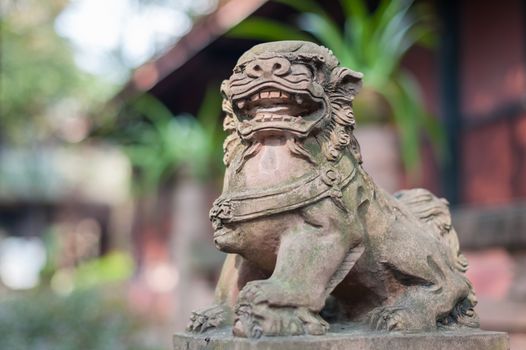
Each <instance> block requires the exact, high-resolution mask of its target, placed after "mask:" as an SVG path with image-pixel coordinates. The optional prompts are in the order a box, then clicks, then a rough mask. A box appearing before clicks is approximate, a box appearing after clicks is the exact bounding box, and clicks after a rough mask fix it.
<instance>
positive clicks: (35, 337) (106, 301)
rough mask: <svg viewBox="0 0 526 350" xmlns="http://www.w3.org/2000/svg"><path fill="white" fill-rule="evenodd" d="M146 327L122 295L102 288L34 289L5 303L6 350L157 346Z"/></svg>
mask: <svg viewBox="0 0 526 350" xmlns="http://www.w3.org/2000/svg"><path fill="white" fill-rule="evenodd" d="M114 295H116V294H114ZM143 331H144V328H143V325H142V324H141V323H140V322H139V321H138V320H137V318H136V317H135V316H134V315H133V314H132V313H130V312H129V311H127V310H126V307H125V304H124V303H123V301H122V298H118V297H116V296H115V297H111V296H109V295H108V293H102V292H101V291H97V290H85V291H82V292H76V293H73V294H71V295H69V296H66V297H63V296H57V295H55V294H52V293H50V292H46V291H34V292H30V293H28V294H27V295H23V296H17V297H13V298H10V299H8V300H5V301H3V302H0V348H1V349H9V350H27V349H34V350H37V349H38V350H78V349H90V350H153V349H154V348H153V347H150V346H149V345H148V344H145V343H144V341H142V340H141V338H144V337H141V336H142V335H143V333H142V332H143Z"/></svg>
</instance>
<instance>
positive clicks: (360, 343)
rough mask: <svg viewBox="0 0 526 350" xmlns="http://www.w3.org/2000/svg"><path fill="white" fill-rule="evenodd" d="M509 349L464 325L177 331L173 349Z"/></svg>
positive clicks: (499, 338) (501, 337)
mask: <svg viewBox="0 0 526 350" xmlns="http://www.w3.org/2000/svg"><path fill="white" fill-rule="evenodd" d="M229 349H235V350H320V349H323V350H346V349H352V350H373V349H374V350H381V349H389V350H396V349H400V350H422V349H426V350H457V349H458V350H509V343H508V335H507V334H506V333H502V332H490V331H483V330H471V329H469V330H468V329H463V330H459V331H436V332H427V333H401V332H391V333H386V332H371V331H366V330H363V329H362V330H360V329H352V328H349V327H343V326H336V327H334V326H333V327H332V328H331V331H330V332H329V333H327V334H326V335H324V336H296V337H263V338H261V339H257V340H254V339H245V338H237V337H233V336H232V331H231V329H230V328H223V329H219V330H211V331H207V332H205V333H203V334H189V333H178V334H175V335H174V350H229Z"/></svg>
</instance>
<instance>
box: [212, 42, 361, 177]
mask: <svg viewBox="0 0 526 350" xmlns="http://www.w3.org/2000/svg"><path fill="white" fill-rule="evenodd" d="M362 77H363V75H362V74H361V73H358V72H354V71H352V70H350V69H348V68H345V67H341V66H340V65H339V62H338V60H337V59H336V57H335V56H334V55H333V54H332V52H331V51H330V50H328V49H327V48H325V47H323V46H319V45H316V44H314V43H310V42H304V41H278V42H271V43H265V44H260V45H257V46H254V47H253V48H252V49H251V50H249V51H247V52H246V53H245V54H243V55H242V56H241V57H240V58H239V60H238V62H237V64H236V66H235V67H234V71H233V74H232V75H231V76H230V78H229V79H228V80H225V81H223V84H222V85H221V92H222V95H223V98H224V100H223V110H224V111H225V113H226V118H225V122H224V127H225V130H226V131H227V133H229V136H228V137H227V138H226V140H225V143H224V151H225V158H224V161H225V164H226V165H227V166H228V165H229V164H230V162H231V160H232V158H233V156H232V155H233V153H234V151H233V150H234V149H235V148H236V147H237V146H240V147H241V149H242V152H243V156H242V157H240V161H239V164H238V165H237V167H238V168H240V167H242V166H243V160H246V159H247V158H248V157H250V156H252V155H254V154H255V153H256V152H257V150H258V143H259V141H260V140H261V139H262V138H263V137H266V136H268V135H273V134H287V135H288V136H289V139H292V140H293V142H292V143H291V147H290V150H291V152H293V153H295V154H297V155H298V156H301V157H304V158H306V159H307V160H309V161H311V162H314V160H313V158H312V157H311V155H309V152H308V151H307V150H306V149H305V148H304V147H303V146H302V145H303V142H304V141H305V139H307V138H310V137H313V138H316V140H317V141H318V143H319V144H320V145H321V147H322V151H323V153H324V155H325V157H326V159H327V160H329V161H337V160H338V159H339V157H341V153H342V150H343V149H344V148H346V147H350V149H351V152H352V154H354V156H355V157H356V158H357V159H358V161H359V162H361V156H360V151H359V146H358V142H357V141H356V139H355V138H354V136H353V133H352V130H353V128H354V123H355V120H354V115H353V110H352V101H353V99H354V96H355V95H356V94H357V92H358V90H359V89H360V87H361V82H362Z"/></svg>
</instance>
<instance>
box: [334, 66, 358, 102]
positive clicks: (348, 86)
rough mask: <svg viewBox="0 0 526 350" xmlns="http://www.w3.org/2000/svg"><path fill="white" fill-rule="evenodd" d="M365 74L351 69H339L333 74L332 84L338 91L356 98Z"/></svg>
mask: <svg viewBox="0 0 526 350" xmlns="http://www.w3.org/2000/svg"><path fill="white" fill-rule="evenodd" d="M362 78H363V74H362V73H360V72H355V71H353V70H351V69H349V68H345V67H337V68H335V69H334V70H333V71H332V73H331V84H332V86H334V87H335V89H336V90H340V91H341V90H343V92H346V93H349V94H351V95H353V96H355V95H356V94H357V93H358V91H360V89H361V87H362Z"/></svg>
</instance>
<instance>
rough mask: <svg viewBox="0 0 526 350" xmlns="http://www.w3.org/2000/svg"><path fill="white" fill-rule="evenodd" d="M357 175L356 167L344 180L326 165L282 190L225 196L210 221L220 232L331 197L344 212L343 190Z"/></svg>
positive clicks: (213, 209) (281, 187)
mask: <svg viewBox="0 0 526 350" xmlns="http://www.w3.org/2000/svg"><path fill="white" fill-rule="evenodd" d="M355 173H356V166H353V167H352V170H351V171H350V172H349V173H348V174H347V175H346V176H344V177H343V176H342V175H341V172H340V171H339V170H338V169H337V168H336V167H332V166H325V167H322V168H320V169H318V170H317V171H316V172H315V173H314V174H310V175H308V176H304V177H302V178H300V179H298V180H297V181H295V182H293V183H291V184H287V185H284V186H280V187H278V188H271V189H267V190H249V191H243V192H237V193H223V194H222V195H221V196H220V197H219V198H218V199H216V200H215V201H214V205H213V206H212V209H211V210H210V220H211V221H212V225H213V226H214V229H215V230H218V229H220V228H222V227H223V224H225V223H234V222H240V221H246V220H252V219H256V218H259V217H263V216H269V215H273V214H279V213H283V212H286V211H291V210H294V209H298V208H301V207H305V206H307V205H309V204H312V203H315V202H318V201H320V200H321V199H324V198H327V197H330V198H332V199H333V200H334V202H335V204H336V205H337V206H338V207H339V208H340V209H342V210H344V211H346V208H345V205H344V203H343V201H342V190H343V188H344V187H345V186H347V185H348V184H349V183H350V182H351V180H352V178H353V177H354V174H355Z"/></svg>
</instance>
